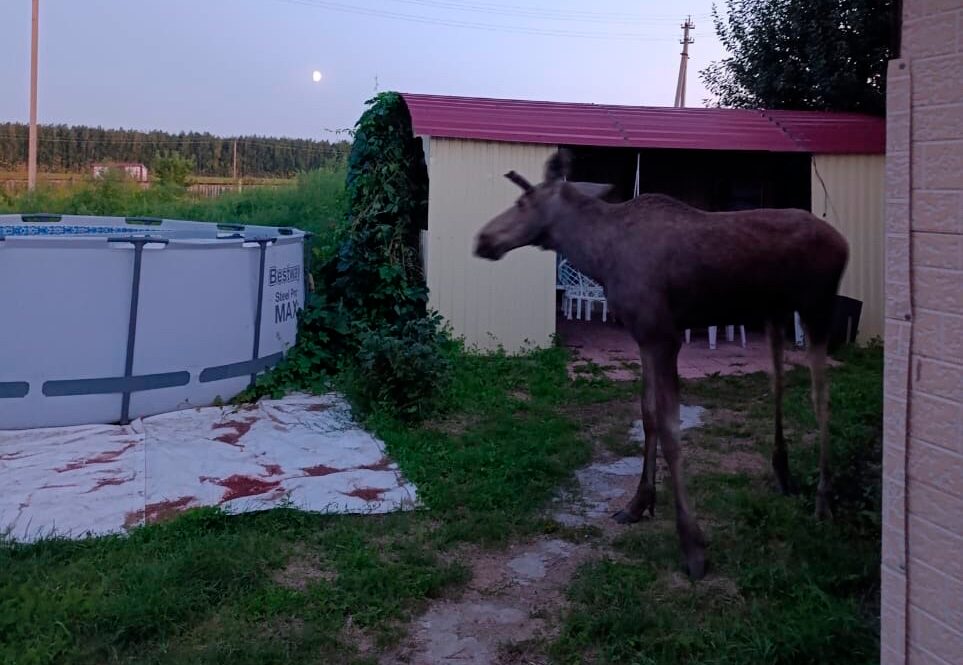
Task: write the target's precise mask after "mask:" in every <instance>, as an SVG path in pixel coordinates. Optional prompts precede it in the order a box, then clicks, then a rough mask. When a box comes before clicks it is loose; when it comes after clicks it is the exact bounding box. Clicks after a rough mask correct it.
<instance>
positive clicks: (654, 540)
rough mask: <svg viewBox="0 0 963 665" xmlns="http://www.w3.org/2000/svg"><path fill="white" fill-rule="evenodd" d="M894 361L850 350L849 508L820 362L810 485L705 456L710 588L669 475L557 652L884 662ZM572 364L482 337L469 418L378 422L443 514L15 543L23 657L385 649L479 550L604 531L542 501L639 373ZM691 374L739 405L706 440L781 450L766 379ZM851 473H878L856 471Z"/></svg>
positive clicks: (574, 601)
mask: <svg viewBox="0 0 963 665" xmlns="http://www.w3.org/2000/svg"><path fill="white" fill-rule="evenodd" d="M881 358H882V353H881V351H880V349H878V348H875V349H869V350H861V351H854V352H851V353H850V354H849V356H848V357H847V358H846V364H845V365H844V366H843V367H841V368H839V369H836V370H833V375H832V410H833V437H834V444H835V448H834V449H835V451H836V452H837V453H838V454H837V459H836V469H837V483H836V489H837V504H836V505H837V519H836V521H835V522H833V523H828V524H827V523H819V522H816V521H815V520H813V518H812V517H811V513H812V494H813V485H812V483H813V477H814V472H813V470H814V468H815V457H814V452H813V451H812V449H811V446H809V445H807V444H806V443H805V438H806V437H804V436H803V434H804V433H808V432H810V431H811V430H812V427H813V425H814V423H813V422H812V415H811V410H810V409H809V407H808V380H807V378H806V375H805V373H803V372H800V371H794V372H791V373H790V374H789V375H788V384H789V388H788V396H787V408H786V412H787V431H788V433H789V438H790V448H791V450H792V463H793V468H794V470H795V472H796V476H797V479H798V480H799V481H800V485H801V486H802V492H801V494H800V495H799V496H798V497H795V498H790V499H786V498H783V497H780V496H777V495H775V494H773V492H772V491H771V488H770V487H769V484H768V481H767V480H765V478H763V477H762V476H752V475H727V474H723V473H721V472H719V471H718V470H716V469H713V468H712V466H711V465H705V466H706V467H707V468H708V470H703V471H701V472H696V473H694V474H693V475H692V476H691V483H690V486H691V494H692V497H693V501H694V504H695V506H696V507H697V509H698V511H699V515H700V517H701V519H702V521H703V523H704V524H705V525H706V526H707V532H708V535H709V538H710V556H711V564H712V566H713V567H712V570H711V575H710V577H709V579H708V580H707V581H705V582H702V583H699V584H695V585H692V584H690V583H689V582H688V581H687V580H685V579H684V578H682V577H681V576H680V574H679V573H678V570H679V567H678V554H677V544H676V539H675V534H674V529H673V523H672V519H671V515H670V511H669V506H671V501H670V498H669V497H668V496H667V495H666V492H665V489H664V488H663V489H662V491H661V492H660V497H659V501H660V503H659V505H660V506H661V510H660V511H659V517H658V519H656V520H654V521H647V522H645V523H643V524H642V525H640V526H638V527H634V528H631V529H627V530H625V531H624V532H623V533H622V534H621V535H620V536H619V537H618V538H617V540H616V542H615V543H614V547H615V549H616V551H617V553H618V555H619V556H618V557H617V558H611V559H603V560H601V561H596V562H594V563H589V564H587V565H585V566H584V567H583V568H582V569H580V571H579V573H578V575H577V577H576V578H575V580H574V581H573V583H572V587H571V589H570V590H569V594H570V600H571V605H570V609H569V610H568V613H567V615H566V616H565V619H564V621H563V623H562V625H561V632H560V633H559V635H558V637H557V639H556V640H555V641H554V642H552V643H551V644H541V645H540V646H539V647H538V648H540V649H544V650H545V651H546V653H547V654H548V655H550V656H551V658H552V660H553V661H554V662H556V663H561V664H567V663H582V662H599V663H666V664H667V663H681V662H690V663H719V664H722V663H754V664H755V663H826V662H832V663H837V664H844V665H845V664H851V663H852V664H855V663H868V662H873V660H874V658H875V655H876V652H877V646H878V635H877V631H878V628H877V626H876V618H875V617H876V616H878V614H877V602H878V581H879V580H878V571H879V558H878V557H879V521H878V519H879V517H878V504H876V503H875V502H876V501H878V494H877V493H876V492H877V490H876V489H873V487H874V479H875V487H876V488H878V480H879V478H878V473H879V467H878V463H879V449H878V445H879V423H880V418H881V403H880V401H881V386H880V377H881V371H882V370H881V368H882V360H881ZM567 360H568V358H567V354H566V352H565V351H564V350H562V349H550V350H544V351H537V352H534V353H532V354H529V355H527V356H524V357H518V358H508V357H506V356H503V355H491V356H471V355H459V356H458V358H457V361H456V378H455V384H454V388H453V392H452V395H451V401H452V411H451V414H450V415H449V416H448V417H447V418H446V419H445V420H443V421H440V422H434V423H430V424H428V425H424V426H419V427H412V426H406V425H403V424H401V423H399V422H397V421H394V420H392V419H390V418H387V417H384V416H375V417H373V418H372V419H371V421H370V422H369V425H370V426H371V427H372V428H373V429H374V430H375V431H376V432H377V433H378V434H379V435H380V436H382V437H383V438H384V440H385V441H386V443H387V445H388V447H389V452H390V453H391V454H392V455H393V456H394V457H395V458H396V459H397V460H398V461H399V463H400V464H401V467H402V469H403V470H404V472H405V474H406V475H407V476H408V477H409V478H410V479H411V480H413V481H414V482H415V483H416V484H417V485H418V488H419V492H420V495H421V498H422V500H423V501H424V503H425V504H426V507H427V508H428V510H426V511H419V512H415V513H406V514H393V515H387V516H382V517H378V516H366V517H350V516H321V515H314V514H305V513H300V512H297V511H294V510H289V509H278V510H273V511H269V512H265V513H260V514H250V515H239V516H227V515H224V514H223V513H221V512H219V511H218V510H216V509H201V510H196V511H192V512H190V513H188V514H186V515H184V516H182V517H180V518H178V519H176V520H174V521H172V522H169V523H166V524H160V525H153V526H149V527H143V528H139V529H136V530H134V531H133V532H132V533H131V535H130V536H129V537H105V538H97V539H91V540H86V541H80V542H72V541H62V540H49V541H44V542H41V543H37V544H33V545H17V544H11V543H7V544H3V545H0V571H3V574H2V575H0V662H3V663H15V664H17V665H20V664H24V665H40V664H46V663H58V664H59V663H64V664H67V665H73V664H88V663H91V664H93V663H147V664H152V665H153V664H158V665H159V664H166V663H178V664H181V663H232V664H242V665H243V664H245V663H251V664H254V663H258V664H270V663H285V664H288V663H290V664H293V665H297V664H299V663H318V662H322V663H324V662H337V663H347V664H353V665H360V664H362V663H374V662H376V653H377V651H378V649H381V648H384V647H387V646H390V645H392V644H394V643H396V642H397V640H398V639H399V637H400V636H401V634H402V632H403V625H404V622H405V621H406V620H408V619H409V618H410V617H411V616H413V615H414V614H415V613H417V612H418V611H419V610H420V609H422V608H423V607H424V606H425V604H426V603H427V602H429V601H430V600H431V599H432V598H437V597H439V596H446V595H450V594H453V593H457V592H458V590H459V589H460V588H462V587H463V585H464V584H465V583H466V581H467V578H468V568H467V567H466V565H465V563H464V562H463V561H460V560H459V556H460V555H459V554H458V552H459V551H461V546H463V545H465V544H469V543H475V544H483V545H491V546H499V545H503V544H507V543H508V542H511V541H517V540H519V539H521V538H525V537H528V536H531V535H533V534H536V533H543V532H544V533H552V534H553V536H554V537H562V538H570V539H573V540H577V541H579V542H592V541H599V540H600V539H602V538H603V537H604V536H603V534H602V533H600V532H599V531H598V530H597V529H587V530H586V529H580V530H576V529H561V528H559V527H558V525H555V524H554V523H546V522H545V521H544V520H543V518H542V517H541V516H540V511H539V509H540V507H541V506H543V505H544V504H545V502H546V501H547V500H548V498H549V497H550V496H551V495H552V493H553V492H554V491H555V489H556V488H557V487H558V486H559V485H563V484H565V483H566V482H568V481H569V479H570V478H571V474H572V471H573V470H574V469H575V468H577V467H579V466H580V465H583V464H584V463H586V462H587V461H588V459H589V457H590V454H591V443H593V441H590V440H589V439H590V438H592V439H594V438H595V436H596V434H595V433H594V430H592V424H591V423H588V422H587V416H586V413H588V412H593V411H594V412H595V413H606V412H607V411H609V410H610V409H609V407H610V406H611V407H612V408H614V407H615V406H619V407H620V408H622V407H624V405H625V404H626V403H628V402H630V401H632V402H634V399H633V397H632V395H633V391H635V390H636V388H637V386H633V385H631V384H614V383H611V382H608V381H606V380H605V379H602V378H590V379H582V380H579V381H578V382H575V383H572V382H570V381H568V380H567V374H566V363H567ZM684 389H685V393H686V394H685V400H686V402H687V403H703V404H707V405H710V406H712V407H713V408H715V409H718V410H726V411H725V412H726V413H730V414H735V415H734V416H733V418H730V419H729V420H727V421H725V422H715V421H710V423H709V424H708V426H707V427H706V428H704V429H700V430H690V431H689V432H687V433H686V437H687V439H688V441H689V443H688V445H689V447H690V451H691V452H695V451H696V449H698V450H701V451H704V454H723V453H724V452H725V450H727V449H746V450H752V451H759V452H760V453H762V454H765V455H767V456H768V445H769V441H770V429H771V422H770V421H769V419H768V418H769V414H770V413H771V408H772V407H771V403H770V402H771V400H770V398H769V396H768V392H767V381H766V379H765V377H763V376H759V375H757V376H750V377H742V378H724V377H714V378H710V379H707V380H704V381H701V382H688V383H686V384H685V386H684ZM719 412H720V413H721V412H723V411H719ZM732 420H735V421H736V424H735V425H734V424H733V422H730V421H732ZM589 431H592V432H593V433H592V434H591V435H588V434H587V433H588V432H589ZM599 431H601V432H603V433H604V432H605V431H607V430H605V429H601V430H599ZM610 438H612V439H613V440H614V436H613V437H610ZM601 443H602V445H606V443H605V442H604V441H602V442H601ZM710 444H711V445H710ZM613 445H614V444H613ZM700 468H701V467H700ZM847 478H856V479H863V484H862V485H861V486H860V487H858V488H856V489H855V490H850V489H848V486H844V485H845V483H846V482H848V481H847V480H846V479H847Z"/></svg>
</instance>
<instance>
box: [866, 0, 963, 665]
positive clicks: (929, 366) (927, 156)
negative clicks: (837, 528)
mask: <svg viewBox="0 0 963 665" xmlns="http://www.w3.org/2000/svg"><path fill="white" fill-rule="evenodd" d="M900 55H901V58H900V59H899V60H894V61H892V62H891V63H890V67H889V77H888V93H887V94H888V98H887V155H886V160H887V169H886V180H887V182H886V186H887V198H886V206H887V213H886V324H885V327H886V370H885V373H886V376H885V381H884V386H885V387H884V390H885V392H886V395H885V427H884V433H883V440H884V455H883V553H882V554H883V557H882V558H883V566H882V599H881V600H882V611H881V617H880V618H881V633H882V640H881V642H882V643H881V661H882V663H884V664H885V665H897V664H900V665H902V664H904V663H934V664H942V665H950V664H953V665H956V664H957V663H961V662H963V0H904V6H903V44H902V53H901V54H900Z"/></svg>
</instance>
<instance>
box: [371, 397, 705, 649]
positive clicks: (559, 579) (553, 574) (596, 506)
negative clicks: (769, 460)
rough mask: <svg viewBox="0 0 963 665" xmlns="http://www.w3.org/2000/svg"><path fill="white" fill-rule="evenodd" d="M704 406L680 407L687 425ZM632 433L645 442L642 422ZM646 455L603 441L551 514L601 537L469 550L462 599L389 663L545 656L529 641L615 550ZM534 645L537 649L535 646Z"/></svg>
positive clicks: (439, 612)
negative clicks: (578, 577) (586, 569)
mask: <svg viewBox="0 0 963 665" xmlns="http://www.w3.org/2000/svg"><path fill="white" fill-rule="evenodd" d="M703 411H704V410H703V409H702V408H701V407H695V406H694V407H686V406H683V410H682V428H683V429H689V428H692V427H698V426H699V425H700V424H701V423H702V416H703ZM628 437H629V438H630V439H632V440H633V441H635V442H636V443H638V444H639V445H640V447H641V442H642V440H643V435H642V428H641V422H638V421H637V422H635V423H633V426H632V428H631V430H630V431H629V432H628ZM641 466H642V460H641V458H640V457H618V456H616V455H614V454H612V453H610V452H609V451H607V450H605V449H604V448H602V447H600V446H597V447H596V452H595V459H593V461H592V463H591V464H590V465H589V466H587V467H584V468H582V469H580V470H579V471H577V472H576V477H577V480H578V483H577V486H576V487H575V488H574V489H573V490H571V491H566V492H560V493H559V495H558V497H557V498H556V499H555V501H554V502H553V504H552V505H551V506H550V508H549V510H548V515H549V516H550V517H551V518H552V519H554V520H555V521H556V522H558V523H559V524H561V525H562V526H564V527H569V528H575V529H579V528H581V529H590V530H595V531H596V532H601V534H602V535H601V537H599V538H593V539H590V541H588V542H579V543H574V542H570V541H568V540H562V539H559V538H550V537H540V538H536V539H533V540H530V541H528V542H524V543H516V544H514V545H512V546H511V547H509V548H508V549H505V550H500V551H496V552H492V551H484V550H473V551H463V552H461V553H460V556H459V559H460V560H462V561H463V562H465V563H466V564H470V565H471V567H472V581H471V582H470V583H469V585H468V587H467V589H466V590H465V591H464V592H463V593H462V594H461V596H460V597H459V598H457V599H446V600H440V601H437V602H435V603H433V604H432V605H431V606H429V608H428V610H427V611H426V612H425V613H424V614H422V615H421V616H420V617H418V618H417V619H415V621H414V622H413V623H412V625H411V626H409V627H408V638H407V639H406V640H405V641H404V642H403V644H402V645H401V646H400V647H399V648H398V649H396V650H394V651H392V652H390V653H388V654H385V656H384V657H383V658H382V659H381V663H382V664H383V665H389V664H395V663H410V664H411V665H448V664H450V665H455V664H457V665H489V664H502V665H508V664H514V663H519V664H521V663H526V664H529V663H542V662H545V660H544V656H542V655H540V654H539V653H531V654H529V653H528V652H527V651H528V649H527V646H528V645H529V644H532V643H537V642H538V641H541V640H543V639H548V638H551V637H553V636H554V635H555V634H556V632H557V630H558V627H559V625H560V622H561V618H562V614H563V612H564V610H565V608H566V599H565V591H566V589H567V588H568V586H569V583H570V581H571V579H572V576H573V575H574V573H575V571H576V570H577V569H578V568H579V567H580V566H581V565H582V564H583V563H585V562H587V561H591V560H594V559H600V558H603V557H607V556H608V557H611V556H616V555H615V553H614V552H613V551H612V550H611V548H610V545H609V544H610V542H611V539H612V538H613V537H614V536H615V535H616V534H617V533H619V530H620V529H622V528H624V527H619V526H618V525H617V524H616V523H615V522H614V521H613V520H612V519H611V515H612V514H613V513H614V512H616V511H617V510H619V509H620V508H622V506H623V504H624V503H625V502H626V501H628V499H629V498H630V497H631V496H632V494H633V493H634V492H635V488H636V485H637V483H638V479H639V473H640V470H641ZM536 651H538V650H537V649H536Z"/></svg>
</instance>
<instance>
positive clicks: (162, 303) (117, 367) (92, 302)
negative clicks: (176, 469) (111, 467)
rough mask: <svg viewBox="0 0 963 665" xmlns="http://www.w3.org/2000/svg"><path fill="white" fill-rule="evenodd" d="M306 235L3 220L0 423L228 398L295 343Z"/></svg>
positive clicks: (56, 421)
mask: <svg viewBox="0 0 963 665" xmlns="http://www.w3.org/2000/svg"><path fill="white" fill-rule="evenodd" d="M304 240H305V234H304V233H303V232H302V231H299V230H297V229H293V228H274V227H265V226H241V225H233V224H208V223H203V222H183V221H174V220H160V219H149V218H126V219H125V218H123V217H87V216H73V215H63V216H60V215H0V429H19V428H28V427H48V426H60V425H81V424H90V423H114V422H128V421H130V420H132V419H134V418H139V417H142V416H148V415H153V414H158V413H163V412H165V411H173V410H176V409H184V408H192V407H198V406H206V405H210V404H213V403H216V402H217V401H218V400H223V401H227V400H229V399H231V398H232V397H234V396H235V395H236V394H237V393H239V392H241V391H242V390H244V388H246V387H247V386H248V385H250V383H251V382H252V381H253V380H254V377H255V376H256V375H257V374H258V373H259V372H262V371H264V370H265V369H267V368H269V367H271V366H272V365H274V364H276V363H277V362H278V361H279V360H280V359H281V358H282V357H283V355H284V353H285V352H286V351H287V349H289V348H290V347H291V346H292V345H293V344H294V342H295V338H296V335H297V312H298V310H299V309H300V308H301V306H302V303H303V302H304V294H305V286H306V282H305V279H306V271H305V267H304Z"/></svg>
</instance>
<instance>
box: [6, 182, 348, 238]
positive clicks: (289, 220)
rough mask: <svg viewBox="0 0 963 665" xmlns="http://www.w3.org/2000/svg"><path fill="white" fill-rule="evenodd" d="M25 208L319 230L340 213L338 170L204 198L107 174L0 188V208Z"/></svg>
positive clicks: (341, 195)
mask: <svg viewBox="0 0 963 665" xmlns="http://www.w3.org/2000/svg"><path fill="white" fill-rule="evenodd" d="M29 212H49V213H61V214H79V215H117V216H148V217H165V218H169V219H189V220H197V221H210V222H234V223H242V224H260V225H266V226H295V227H297V228H300V229H302V230H305V231H311V232H314V233H318V234H320V233H324V232H325V231H327V230H329V229H330V228H331V227H332V226H333V224H334V223H335V221H336V220H339V219H341V218H342V217H343V215H344V212H345V197H344V173H343V172H342V171H311V172H309V173H305V174H302V175H300V176H299V177H298V178H297V179H296V180H294V181H289V183H288V184H286V185H282V186H278V187H276V188H269V187H263V188H252V189H247V190H245V191H242V192H226V193H224V194H222V195H221V196H218V197H216V198H210V199H196V198H193V197H192V196H191V195H190V194H189V193H187V192H185V191H183V190H176V189H170V188H164V187H151V188H150V189H141V188H140V187H139V186H137V185H136V184H133V183H130V182H124V181H119V180H116V179H112V178H102V179H98V180H87V181H85V182H82V183H80V184H76V185H72V186H65V187H40V188H38V189H37V190H36V191H35V192H32V193H28V192H25V193H23V194H19V195H12V196H11V195H9V194H5V193H4V192H3V191H2V190H0V213H29Z"/></svg>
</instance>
